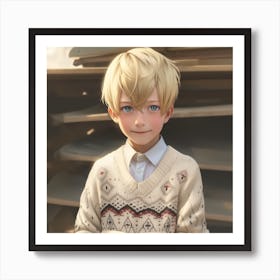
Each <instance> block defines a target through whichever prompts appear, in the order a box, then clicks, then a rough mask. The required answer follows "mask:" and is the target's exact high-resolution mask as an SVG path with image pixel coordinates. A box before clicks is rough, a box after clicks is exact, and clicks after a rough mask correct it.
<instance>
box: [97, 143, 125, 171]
mask: <svg viewBox="0 0 280 280" xmlns="http://www.w3.org/2000/svg"><path fill="white" fill-rule="evenodd" d="M122 151H123V146H121V147H119V148H118V149H116V150H114V151H112V152H111V153H109V154H107V155H105V156H103V157H101V158H100V159H98V160H97V161H95V163H94V164H93V167H94V168H105V169H111V168H113V167H114V166H115V164H116V158H118V157H119V156H120V154H121V153H122Z"/></svg>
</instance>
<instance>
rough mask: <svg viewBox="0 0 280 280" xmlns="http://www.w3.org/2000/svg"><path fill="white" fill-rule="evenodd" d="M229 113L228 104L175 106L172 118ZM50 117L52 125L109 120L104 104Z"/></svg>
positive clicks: (226, 114) (214, 115) (224, 114)
mask: <svg viewBox="0 0 280 280" xmlns="http://www.w3.org/2000/svg"><path fill="white" fill-rule="evenodd" d="M231 115H232V105H231V104H228V105H216V106H200V107H190V108H186V107H184V108H175V109H174V114H173V116H172V118H195V117H217V116H231ZM50 119H51V121H52V124H53V125H59V124H63V123H76V122H96V121H109V120H110V121H111V118H110V116H109V115H108V113H106V112H104V106H103V107H102V106H101V105H97V106H93V107H90V108H86V109H84V110H79V111H74V112H67V113H61V114H52V115H50Z"/></svg>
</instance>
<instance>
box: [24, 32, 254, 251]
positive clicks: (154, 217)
mask: <svg viewBox="0 0 280 280" xmlns="http://www.w3.org/2000/svg"><path fill="white" fill-rule="evenodd" d="M138 47H149V48H152V49H153V50H156V51H157V52H159V53H161V54H163V55H164V56H166V57H167V58H169V59H171V60H172V61H174V64H175V65H176V66H177V67H178V69H179V71H180V87H179V94H178V98H177V99H176V102H175V106H174V112H173V115H172V117H171V118H170V120H169V121H168V122H167V123H166V125H165V126H164V128H163V130H162V136H163V138H164V139H165V141H166V143H167V144H168V145H170V146H172V147H174V148H175V149H176V150H178V151H179V152H181V153H183V154H186V155H189V156H191V157H192V158H194V159H195V160H196V162H197V163H198V166H199V169H200V172H201V178H202V182H203V193H204V203H203V205H202V207H203V208H204V209H205V217H206V223H207V228H208V230H209V233H188V232H185V233H170V232H169V229H170V224H169V223H168V219H166V222H165V223H164V233H158V230H157V224H156V223H158V224H160V221H159V220H160V219H164V218H166V217H168V215H169V214H170V212H172V211H173V210H172V209H171V208H172V207H169V206H168V205H166V204H164V203H163V202H162V201H161V200H157V203H156V205H154V206H153V207H150V206H147V204H145V203H144V202H143V200H142V199H141V198H140V197H135V199H132V200H130V203H127V204H125V203H123V202H122V200H121V199H120V197H121V196H120V194H118V195H116V196H114V203H112V205H110V207H111V208H110V211H111V212H110V213H111V214H110V215H109V216H110V217H109V216H108V217H107V220H106V225H104V224H103V228H105V227H106V233H92V234H86V233H75V220H76V217H77V213H78V210H79V207H80V197H81V194H82V192H83V190H84V187H85V184H86V181H87V178H88V175H89V172H90V170H91V168H92V166H94V164H95V162H96V161H97V160H99V159H100V158H102V157H104V156H105V155H107V154H108V153H110V152H112V151H114V150H116V149H118V147H120V146H121V145H123V144H124V143H125V141H126V139H125V137H124V136H123V135H122V133H121V132H120V129H119V128H118V126H117V125H116V124H115V123H114V122H113V121H112V120H111V118H110V117H109V115H108V113H107V108H106V106H105V105H104V104H103V103H102V102H101V101H100V98H101V88H102V83H103V79H104V75H105V72H106V70H107V68H108V65H109V64H110V62H111V61H112V59H113V58H114V57H116V56H117V55H119V54H120V53H123V52H126V51H128V50H130V49H132V48H138ZM29 136H30V137H29V148H30V150H29V151H30V154H29V155H30V157H29V250H31V251H50V250H52V251H61V250H67V251H83V250H84V251H91V250H92V251H250V250H251V30H250V29H247V28H244V29H242V28H236V29H234V28H232V29H210V28H209V29H35V28H34V29H29ZM179 175H180V174H179ZM179 175H178V176H179ZM187 175H188V174H185V173H184V174H183V173H182V174H181V180H184V179H185V177H187ZM95 176H102V174H101V173H100V174H99V175H95ZM182 176H183V177H184V178H182ZM187 179H188V177H187ZM176 180H180V178H179V179H176ZM169 182H170V185H168V186H166V188H165V189H164V186H163V189H162V192H164V191H167V190H168V187H170V186H171V185H172V178H170V180H169ZM115 184H117V183H116V182H114V180H113V179H112V182H109V181H108V182H107V184H106V186H105V185H104V188H105V189H104V192H105V194H106V195H108V196H109V194H110V191H111V189H112V188H114V185H115ZM152 187H153V188H162V186H157V185H155V186H152ZM182 195H184V194H182ZM186 195H187V194H186ZM151 199H152V198H151ZM102 207H103V208H102ZM168 207H169V208H168ZM96 208H97V209H101V210H102V211H103V212H102V211H101V210H100V211H101V213H102V214H103V213H104V211H105V210H104V209H105V206H102V205H97V206H96ZM128 213H129V215H128ZM143 213H145V217H146V218H145V221H144V220H141V219H142V218H143V217H144V214H143ZM177 214H178V213H177V212H176V209H175V210H174V211H173V212H172V215H173V217H174V219H175V220H176V219H178V217H177ZM191 215H192V214H189V217H185V218H186V219H189V221H190V223H192V222H193V223H195V220H192V217H191ZM147 217H148V218H147ZM134 218H135V219H138V220H137V221H139V224H141V223H142V224H141V226H139V229H136V228H135V224H134V223H133V221H131V219H134ZM137 223H138V222H137ZM116 229H118V230H120V231H121V232H122V233H126V234H119V233H117V230H116ZM104 231H105V230H104Z"/></svg>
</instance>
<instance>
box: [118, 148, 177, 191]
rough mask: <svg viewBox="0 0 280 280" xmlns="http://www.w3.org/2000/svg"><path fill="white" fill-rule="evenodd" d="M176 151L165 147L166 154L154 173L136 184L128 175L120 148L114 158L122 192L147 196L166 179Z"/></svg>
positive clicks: (175, 156) (122, 150)
mask: <svg viewBox="0 0 280 280" xmlns="http://www.w3.org/2000/svg"><path fill="white" fill-rule="evenodd" d="M177 153H178V152H177V151H176V150H175V149H174V148H172V147H171V146H167V149H166V152H165V154H164V155H163V157H162V159H161V160H160V162H159V164H158V166H157V167H156V169H155V170H154V172H153V173H152V174H151V175H150V176H149V177H148V178H146V179H145V180H144V181H140V182H137V181H136V180H135V179H134V178H133V177H132V175H131V174H130V172H129V170H128V168H127V165H126V162H125V155H124V146H122V147H120V148H119V149H118V150H117V151H116V153H115V157H114V161H115V164H116V168H118V169H119V174H120V176H121V177H122V182H123V184H124V190H125V192H127V195H129V194H132V193H133V195H134V194H135V192H137V193H138V194H139V195H147V194H149V193H150V192H151V191H152V190H153V189H154V188H155V187H156V186H158V185H159V183H160V182H161V180H163V178H165V177H166V174H167V173H168V172H169V171H170V170H171V168H172V166H173V164H174V162H175V161H176V159H177V156H178V155H177ZM163 183H164V182H163Z"/></svg>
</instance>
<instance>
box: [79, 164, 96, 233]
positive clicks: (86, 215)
mask: <svg viewBox="0 0 280 280" xmlns="http://www.w3.org/2000/svg"><path fill="white" fill-rule="evenodd" d="M96 175H97V174H96V168H95V166H93V167H92V169H91V171H90V173H89V175H88V178H87V181H86V184H85V187H84V190H83V192H82V194H81V198H80V208H79V211H78V213H77V217H76V221H75V232H101V219H100V201H99V195H98V193H99V192H98V181H97V176H96Z"/></svg>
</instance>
